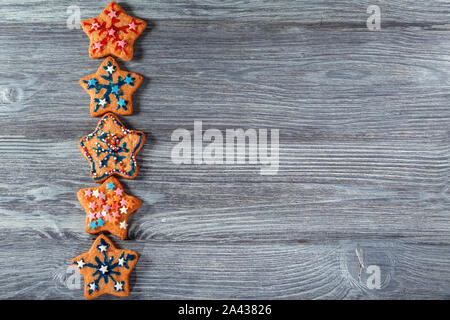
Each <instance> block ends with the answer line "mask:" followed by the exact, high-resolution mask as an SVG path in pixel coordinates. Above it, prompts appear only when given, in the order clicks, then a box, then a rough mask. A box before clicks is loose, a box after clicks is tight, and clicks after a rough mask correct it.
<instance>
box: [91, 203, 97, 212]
mask: <svg viewBox="0 0 450 320" xmlns="http://www.w3.org/2000/svg"><path fill="white" fill-rule="evenodd" d="M96 208H97V204H96V203H95V202H90V203H89V209H91V210H95V209H96Z"/></svg>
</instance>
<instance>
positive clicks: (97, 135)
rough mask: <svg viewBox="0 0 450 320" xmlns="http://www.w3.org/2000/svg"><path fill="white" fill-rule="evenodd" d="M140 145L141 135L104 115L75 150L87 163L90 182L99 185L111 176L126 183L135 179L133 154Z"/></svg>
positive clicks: (111, 116)
mask: <svg viewBox="0 0 450 320" xmlns="http://www.w3.org/2000/svg"><path fill="white" fill-rule="evenodd" d="M144 142H145V135H144V133H143V132H142V131H136V130H129V129H127V128H125V126H124V125H123V124H122V123H121V122H120V121H119V119H118V118H117V117H116V116H115V115H114V114H112V113H108V114H106V115H104V116H103V117H102V119H101V120H100V121H99V122H98V124H97V127H96V129H95V130H94V132H92V133H90V134H88V135H86V136H84V137H83V138H81V140H80V142H79V145H78V146H79V148H80V151H81V152H82V153H83V155H84V157H85V158H86V159H87V160H88V161H89V163H90V167H91V176H92V178H93V179H94V181H96V182H102V181H104V180H105V179H107V178H108V177H110V176H112V175H115V174H116V175H119V176H122V177H124V178H128V179H133V178H134V177H136V175H137V174H138V172H139V166H138V164H137V162H136V154H137V153H138V152H139V150H140V149H141V148H142V146H143V144H144ZM93 194H94V192H93ZM99 197H100V195H99Z"/></svg>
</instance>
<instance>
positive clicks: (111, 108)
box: [79, 57, 144, 117]
mask: <svg viewBox="0 0 450 320" xmlns="http://www.w3.org/2000/svg"><path fill="white" fill-rule="evenodd" d="M143 79H144V78H143V77H142V76H141V75H139V74H137V73H133V72H128V71H125V70H121V69H120V68H119V66H118V64H117V62H116V60H114V58H112V57H108V58H106V59H105V60H104V61H103V63H102V64H101V65H100V67H99V68H98V70H97V72H96V73H93V74H90V75H88V76H86V77H84V78H81V79H80V81H79V82H80V86H81V87H82V88H83V89H84V90H85V91H86V92H87V93H88V94H89V95H90V96H91V116H93V117H97V116H101V115H103V114H105V113H106V112H114V113H116V114H119V115H122V116H127V115H131V114H132V113H133V102H132V99H131V96H132V95H133V93H134V92H135V91H136V90H137V88H139V86H140V85H141V83H142V81H143Z"/></svg>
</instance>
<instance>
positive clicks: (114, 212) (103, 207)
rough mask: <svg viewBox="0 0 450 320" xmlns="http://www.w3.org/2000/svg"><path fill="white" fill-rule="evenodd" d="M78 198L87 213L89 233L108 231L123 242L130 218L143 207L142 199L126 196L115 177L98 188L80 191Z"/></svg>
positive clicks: (87, 230)
mask: <svg viewBox="0 0 450 320" xmlns="http://www.w3.org/2000/svg"><path fill="white" fill-rule="evenodd" d="M77 198H78V201H80V203H81V206H82V207H83V209H84V211H86V232H87V233H99V232H103V231H108V232H110V233H112V234H113V235H115V236H117V237H119V238H120V239H122V240H124V239H125V238H126V237H127V230H128V223H127V220H128V218H129V217H130V215H131V214H132V213H134V212H136V211H137V209H139V207H140V206H141V205H142V201H141V200H140V199H138V198H136V197H133V196H130V195H128V194H126V193H125V192H124V190H123V187H122V185H121V184H120V182H119V181H118V180H117V179H116V178H114V177H110V178H108V179H107V180H106V181H105V182H103V184H102V185H101V186H99V187H97V188H84V189H80V190H78V193H77Z"/></svg>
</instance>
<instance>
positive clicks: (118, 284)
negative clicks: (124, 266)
mask: <svg viewBox="0 0 450 320" xmlns="http://www.w3.org/2000/svg"><path fill="white" fill-rule="evenodd" d="M124 284H125V282H123V281H122V282H116V283H115V284H114V290H115V291H123V285H124Z"/></svg>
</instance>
